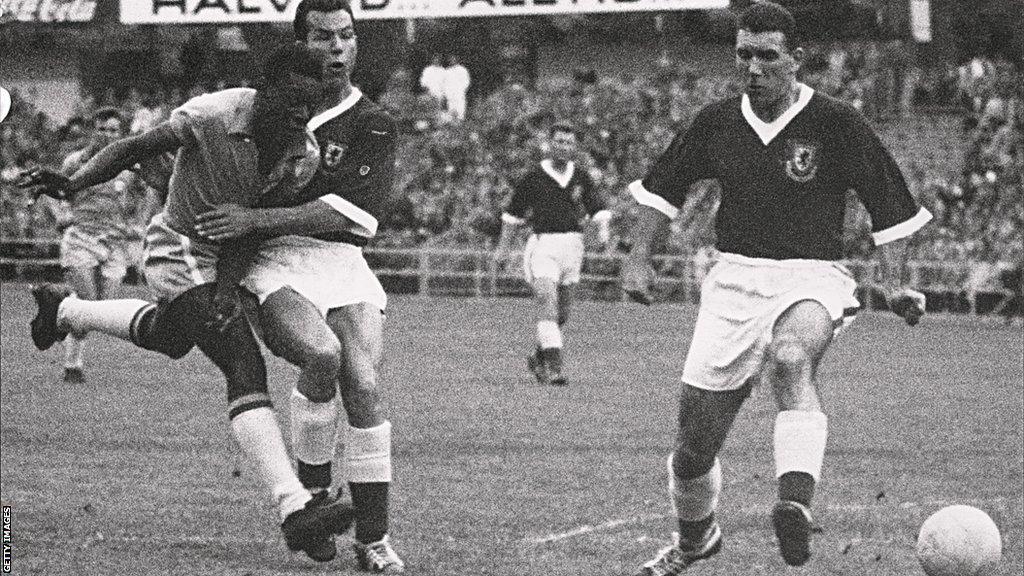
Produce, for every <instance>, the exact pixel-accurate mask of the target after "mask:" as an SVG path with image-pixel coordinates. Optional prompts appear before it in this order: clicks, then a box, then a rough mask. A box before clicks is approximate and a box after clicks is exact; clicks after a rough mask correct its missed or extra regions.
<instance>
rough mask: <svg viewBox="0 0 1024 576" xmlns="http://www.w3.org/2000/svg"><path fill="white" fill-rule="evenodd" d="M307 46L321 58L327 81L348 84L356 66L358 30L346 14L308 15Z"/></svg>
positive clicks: (314, 12)
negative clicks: (334, 80)
mask: <svg viewBox="0 0 1024 576" xmlns="http://www.w3.org/2000/svg"><path fill="white" fill-rule="evenodd" d="M306 24H307V25H308V26H307V28H308V30H307V32H306V37H305V38H302V39H301V40H303V41H305V43H306V46H307V47H309V48H310V49H311V50H313V51H315V52H316V53H318V54H320V56H321V57H322V58H323V63H324V79H325V80H331V79H343V80H346V81H347V80H348V79H349V78H350V77H351V75H352V69H353V68H355V65H356V52H357V50H356V29H355V27H354V26H353V23H352V17H351V16H349V14H348V12H346V11H344V10H334V11H333V12H317V11H313V12H310V13H308V14H306Z"/></svg>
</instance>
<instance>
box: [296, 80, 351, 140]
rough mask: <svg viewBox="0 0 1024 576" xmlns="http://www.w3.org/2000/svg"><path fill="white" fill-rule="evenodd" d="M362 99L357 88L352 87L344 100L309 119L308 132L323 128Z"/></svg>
mask: <svg viewBox="0 0 1024 576" xmlns="http://www.w3.org/2000/svg"><path fill="white" fill-rule="evenodd" d="M362 97H363V93H362V92H361V91H360V90H359V88H356V87H355V86H353V87H352V93H351V94H349V95H348V96H346V97H345V99H344V100H342V101H341V102H338V103H337V104H335V105H334V106H331V107H330V108H328V109H327V110H324V111H323V112H321V113H319V114H317V115H316V116H313V117H312V118H310V119H309V122H308V123H307V124H306V126H308V127H309V129H310V130H316V129H317V128H319V127H321V126H323V125H324V124H327V123H328V122H330V121H331V120H334V119H335V118H337V117H338V116H341V115H342V114H344V113H345V112H346V111H347V110H348V109H349V108H351V107H353V106H355V105H356V102H358V101H359V99H360V98H362Z"/></svg>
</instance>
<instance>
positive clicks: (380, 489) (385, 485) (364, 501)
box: [348, 482, 391, 544]
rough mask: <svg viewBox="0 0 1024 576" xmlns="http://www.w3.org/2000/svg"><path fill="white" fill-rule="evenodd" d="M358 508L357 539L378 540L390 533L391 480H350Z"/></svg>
mask: <svg viewBox="0 0 1024 576" xmlns="http://www.w3.org/2000/svg"><path fill="white" fill-rule="evenodd" d="M348 487H349V490H351V491H352V505H353V506H354V507H355V509H356V540H358V541H359V542H362V543H364V544H367V543H370V542H376V541H378V540H380V539H381V538H383V537H384V535H385V534H387V533H388V492H389V489H390V487H391V483H390V482H349V483H348Z"/></svg>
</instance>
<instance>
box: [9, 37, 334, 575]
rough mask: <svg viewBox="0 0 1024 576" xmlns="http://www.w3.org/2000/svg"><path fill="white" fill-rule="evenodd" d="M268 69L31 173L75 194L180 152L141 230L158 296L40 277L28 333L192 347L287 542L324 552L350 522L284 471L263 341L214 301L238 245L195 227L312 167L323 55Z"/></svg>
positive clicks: (287, 53)
mask: <svg viewBox="0 0 1024 576" xmlns="http://www.w3.org/2000/svg"><path fill="white" fill-rule="evenodd" d="M265 77H266V83H267V85H266V86H265V87H263V88H261V89H260V90H252V89H248V88H236V89H229V90H224V91H220V92H215V93H213V94H207V95H203V96H199V97H197V98H194V99H192V100H190V101H188V102H186V103H185V104H184V105H182V106H181V107H179V108H177V109H176V110H174V111H173V112H172V114H171V117H170V119H169V120H167V121H166V122H164V123H162V124H160V125H158V126H156V127H154V128H153V129H151V130H149V131H147V132H144V133H142V134H140V135H138V136H132V137H129V138H125V139H123V140H119V141H117V142H114V143H113V144H111V145H109V146H107V147H105V148H104V149H103V150H101V151H100V152H99V153H98V154H96V155H95V156H94V157H93V158H92V159H90V160H89V162H87V163H86V164H85V165H84V166H83V167H82V168H81V169H80V170H78V171H77V172H75V174H74V175H73V176H71V178H70V179H69V178H67V177H64V176H61V175H59V174H56V173H54V172H51V171H47V170H38V169H37V170H35V171H33V172H32V173H30V175H29V176H28V178H27V179H26V180H27V181H26V182H25V183H24V185H26V186H35V187H36V188H37V189H38V191H39V192H40V193H43V194H47V195H49V196H53V197H58V198H65V197H66V198H71V199H73V198H74V197H75V196H76V195H77V194H78V193H80V191H81V190H83V189H86V188H88V187H90V186H94V185H96V184H99V183H101V182H104V181H106V180H109V179H110V178H112V177H114V176H116V175H117V174H118V173H120V172H121V171H122V170H124V169H126V168H127V167H129V166H133V165H135V164H136V163H138V162H140V161H144V160H146V159H151V158H154V157H159V156H160V155H162V154H164V153H166V152H173V151H177V159H176V161H175V165H174V172H173V176H172V177H171V178H170V181H169V186H168V190H167V202H166V204H165V206H164V210H163V211H162V212H161V213H160V214H158V215H157V216H156V217H154V218H153V220H152V222H151V223H150V225H149V229H148V231H147V236H146V258H145V272H146V278H147V281H148V283H149V286H150V288H151V289H152V290H153V292H154V294H155V295H156V296H157V297H158V298H159V303H158V304H153V303H150V302H146V301H144V300H136V299H122V300H107V301H96V302H92V301H86V300H81V299H79V298H75V297H73V296H70V297H69V296H68V294H67V292H66V291H63V290H60V289H58V288H57V287H54V286H50V285H45V286H42V287H39V288H36V289H34V290H33V295H34V296H35V297H36V301H37V304H38V307H39V311H38V314H37V315H36V317H35V318H34V319H33V321H32V339H33V342H34V343H35V345H36V347H38V348H39V349H40V350H45V349H47V348H49V347H50V346H52V345H53V343H54V342H56V341H57V340H59V339H61V338H63V337H64V336H65V335H66V334H68V333H74V334H76V335H84V334H85V333H87V332H90V331H98V332H102V333H105V334H109V335H112V336H115V337H118V338H122V339H124V340H128V341H131V342H133V343H135V344H136V345H138V346H140V347H142V348H145V349H148V350H155V351H158V352H161V353H163V354H166V355H167V356H170V357H171V358H181V357H182V356H184V355H185V354H186V353H188V351H189V350H190V349H191V348H192V347H193V346H197V347H198V348H199V349H200V350H202V352H203V353H204V354H205V355H206V356H207V357H209V358H210V360H212V361H213V363H214V364H216V365H217V367H218V368H219V369H220V370H221V371H222V372H223V373H224V376H225V378H226V379H227V398H228V416H229V418H230V419H231V430H232V433H233V435H234V437H235V439H236V440H237V441H238V444H239V445H240V447H241V448H242V450H243V452H244V453H245V454H246V456H248V457H249V458H250V459H251V460H252V461H253V463H254V464H255V467H256V469H257V472H258V474H259V476H260V478H261V479H262V480H263V481H264V483H265V484H266V485H267V486H268V488H269V489H270V492H271V495H272V497H273V500H274V502H275V504H276V506H277V509H278V512H279V515H280V519H281V530H282V532H283V533H284V537H285V541H286V543H287V545H288V548H289V549H291V550H303V551H305V552H306V553H307V554H308V555H309V556H310V557H312V558H314V559H316V560H325V559H329V558H325V557H324V556H323V550H324V548H325V544H326V543H328V542H329V538H330V535H331V533H332V531H334V530H339V531H343V530H344V529H347V528H348V526H349V525H350V524H351V520H352V511H351V509H350V508H348V507H345V506H340V505H332V506H326V505H323V502H322V500H319V499H314V498H313V495H312V494H311V493H310V492H309V491H308V490H307V489H306V488H305V487H303V485H302V483H301V482H300V481H299V479H298V477H297V476H296V474H295V471H294V470H293V469H292V466H291V459H290V458H289V456H288V452H287V450H286V448H285V444H284V440H283V438H282V436H281V432H280V429H279V427H278V424H277V420H276V418H275V416H274V412H273V410H272V406H271V401H270V395H269V393H268V390H267V381H266V368H265V365H264V362H263V357H262V355H261V353H260V349H259V345H258V343H257V342H256V339H255V337H254V335H253V334H252V331H251V329H250V328H249V326H248V324H247V323H245V322H241V321H237V319H236V321H229V320H228V318H231V317H232V316H230V315H225V310H229V309H231V308H232V306H231V305H230V304H231V302H230V301H221V302H218V301H217V298H218V297H220V298H230V290H228V289H224V288H223V287H221V288H219V289H218V288H217V287H216V282H215V278H216V277H217V275H218V274H219V273H220V272H221V268H222V266H223V264H224V261H225V260H230V259H231V258H232V254H231V253H233V252H235V251H237V250H238V249H239V247H238V246H228V245H225V246H219V245H217V244H212V243H209V242H206V241H205V240H204V238H203V237H201V236H199V235H198V234H197V233H196V231H195V224H196V218H197V216H198V214H200V213H202V212H205V211H206V210H209V209H211V208H213V207H215V206H217V205H220V204H223V203H225V202H237V203H239V204H242V205H251V204H253V203H255V202H256V201H257V200H258V199H259V198H261V197H262V196H263V195H264V194H266V193H270V192H269V191H271V190H276V191H277V193H279V194H280V195H282V196H285V197H287V196H288V195H289V194H293V193H294V192H295V191H296V190H297V189H299V188H300V187H301V186H303V185H305V184H306V183H307V182H308V181H309V179H310V178H311V177H312V175H313V173H314V172H315V170H316V166H317V164H318V161H319V149H318V147H317V145H316V141H315V139H314V136H313V134H312V133H311V132H310V131H309V130H307V129H306V122H308V121H309V118H310V116H311V111H312V110H313V109H314V108H315V107H316V106H317V105H318V104H319V101H320V98H321V97H322V91H323V86H322V84H321V83H320V79H321V78H322V67H321V62H320V58H319V57H317V56H316V55H314V54H312V53H310V52H309V51H308V50H307V49H305V48H304V47H302V46H301V45H294V44H288V45H285V46H282V47H281V48H279V49H277V50H275V51H274V53H273V54H272V55H271V56H270V58H269V59H268V63H267V66H266V71H265ZM235 244H237V243H235ZM232 289H233V287H232ZM226 316H227V317H226ZM331 548H332V549H333V543H331Z"/></svg>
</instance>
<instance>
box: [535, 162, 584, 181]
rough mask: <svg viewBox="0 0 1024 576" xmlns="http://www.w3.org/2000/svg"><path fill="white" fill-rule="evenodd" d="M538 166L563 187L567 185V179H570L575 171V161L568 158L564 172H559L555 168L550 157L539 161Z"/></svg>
mask: <svg viewBox="0 0 1024 576" xmlns="http://www.w3.org/2000/svg"><path fill="white" fill-rule="evenodd" d="M540 168H541V170H543V171H544V173H545V174H547V175H548V176H550V177H551V179H552V180H554V181H555V182H557V183H558V186H559V188H565V187H566V186H568V185H569V181H570V180H572V175H573V174H574V173H575V172H576V163H575V162H573V161H572V160H570V161H569V162H568V163H567V164H566V166H565V172H564V173H559V172H558V171H557V170H555V165H554V164H553V163H552V162H551V159H550V158H545V159H544V160H541V161H540Z"/></svg>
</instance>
